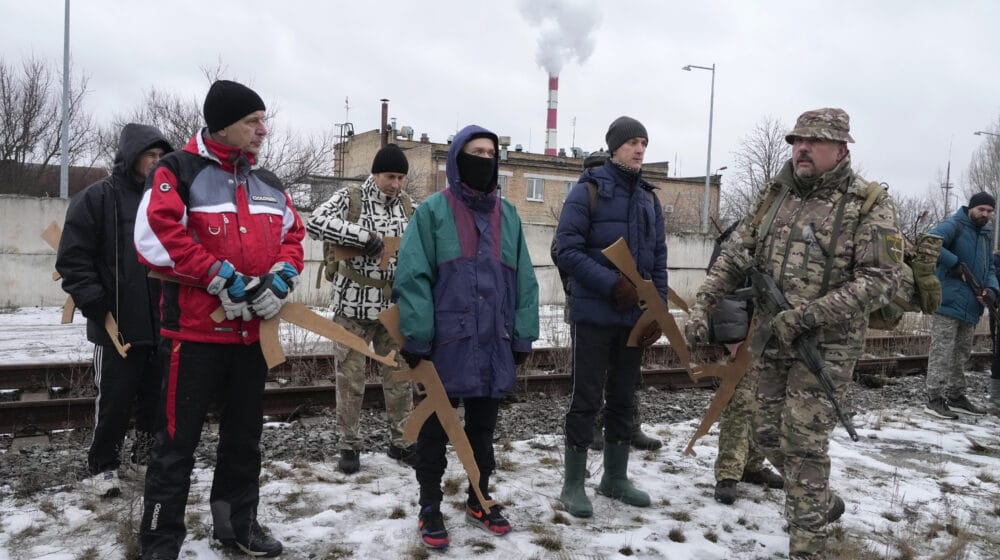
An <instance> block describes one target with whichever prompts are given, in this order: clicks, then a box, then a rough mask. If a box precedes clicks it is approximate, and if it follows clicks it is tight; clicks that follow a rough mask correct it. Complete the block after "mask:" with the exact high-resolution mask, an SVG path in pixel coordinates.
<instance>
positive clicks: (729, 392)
mask: <svg viewBox="0 0 1000 560" xmlns="http://www.w3.org/2000/svg"><path fill="white" fill-rule="evenodd" d="M753 331H754V323H753V322H752V321H751V323H750V330H749V331H748V332H747V338H746V340H744V341H743V342H742V343H740V347H739V349H737V350H736V355H735V356H734V357H733V358H732V360H730V361H729V362H728V363H725V364H702V365H700V366H698V367H696V368H694V369H693V370H692V371H689V372H688V377H690V378H691V379H692V380H693V381H701V380H702V379H705V378H708V377H718V378H719V388H718V389H716V390H715V394H714V395H712V402H710V403H709V404H708V410H706V411H705V416H703V417H702V419H701V423H700V424H698V428H696V429H695V431H694V434H692V435H691V439H690V440H689V441H688V444H687V447H685V448H684V454H685V455H690V456H692V457H694V456H695V455H697V453H695V452H694V445H695V443H697V442H698V440H699V439H701V437H702V436H704V435H705V434H707V433H708V430H709V428H711V427H712V424H714V423H715V421H716V420H718V419H719V417H720V416H722V413H723V412H724V411H725V410H726V407H727V406H729V401H730V400H732V398H733V394H734V393H735V392H736V385H738V384H739V382H740V380H741V379H743V376H744V375H746V372H747V370H749V369H750V360H751V358H752V356H751V354H750V350H749V348H748V341H749V340H750V337H751V336H753Z"/></svg>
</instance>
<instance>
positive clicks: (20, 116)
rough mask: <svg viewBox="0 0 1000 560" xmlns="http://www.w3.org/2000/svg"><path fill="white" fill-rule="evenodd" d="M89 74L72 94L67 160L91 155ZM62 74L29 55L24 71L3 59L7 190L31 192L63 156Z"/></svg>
mask: <svg viewBox="0 0 1000 560" xmlns="http://www.w3.org/2000/svg"><path fill="white" fill-rule="evenodd" d="M87 81H88V80H87V77H86V76H84V77H81V78H80V82H79V84H78V85H76V86H71V87H70V92H69V107H68V114H69V146H68V151H69V161H70V163H76V162H78V161H80V160H81V159H82V158H83V157H84V156H86V155H87V154H88V153H91V151H92V149H93V146H94V144H95V140H96V134H95V132H94V127H93V120H92V118H91V117H90V115H89V114H87V113H86V112H84V110H83V100H84V97H86V95H87ZM61 84H62V81H61V74H60V73H59V72H57V71H54V70H53V69H52V68H51V67H50V66H49V65H47V64H46V63H45V62H43V61H41V60H39V59H37V58H34V57H31V58H28V59H25V60H23V61H22V62H21V67H20V69H17V68H16V67H15V66H14V65H13V64H10V63H8V62H7V61H6V59H4V58H3V57H0V184H2V185H3V186H4V189H5V190H6V191H7V192H13V193H28V192H32V188H33V187H35V186H36V185H37V184H39V182H40V181H41V179H42V177H43V175H45V174H46V173H52V171H53V170H52V169H49V167H48V166H49V165H51V164H54V163H55V162H56V161H57V160H58V158H59V157H60V156H61V155H62V152H61V144H60V132H61V127H62V94H61V90H62V87H61Z"/></svg>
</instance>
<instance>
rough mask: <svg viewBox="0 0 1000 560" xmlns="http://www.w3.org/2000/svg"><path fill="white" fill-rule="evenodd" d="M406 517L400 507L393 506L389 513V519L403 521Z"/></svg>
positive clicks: (404, 511)
mask: <svg viewBox="0 0 1000 560" xmlns="http://www.w3.org/2000/svg"><path fill="white" fill-rule="evenodd" d="M404 517H406V510H405V509H403V507H402V506H395V507H393V508H392V511H390V512H389V519H403V518H404Z"/></svg>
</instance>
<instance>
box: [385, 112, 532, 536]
mask: <svg viewBox="0 0 1000 560" xmlns="http://www.w3.org/2000/svg"><path fill="white" fill-rule="evenodd" d="M497 152H498V139H497V136H496V134H494V133H492V132H490V131H488V130H486V129H484V128H482V127H479V126H476V125H469V126H467V127H465V128H463V129H462V130H461V131H459V133H458V134H456V135H455V138H454V140H453V141H452V144H451V149H450V150H449V152H448V161H447V165H446V166H445V173H446V175H447V178H448V187H447V188H446V189H445V190H444V191H441V192H437V193H434V194H432V195H431V196H429V197H427V199H426V200H424V202H423V203H421V204H420V205H419V206H418V207H417V208H416V210H414V213H413V217H412V218H411V219H410V224H409V226H408V227H407V228H406V232H405V233H404V234H403V240H402V242H401V244H400V249H399V260H398V262H397V265H396V281H395V284H394V285H393V299H394V300H395V301H396V303H397V304H398V306H399V326H400V330H401V331H402V333H403V336H404V337H405V339H406V342H405V344H404V345H403V348H402V350H401V351H400V354H401V355H402V356H403V358H404V359H405V360H406V363H407V364H408V365H409V366H410V367H411V368H414V367H417V365H418V364H419V363H420V361H421V360H431V361H432V362H433V363H434V367H435V368H436V369H437V371H438V374H439V375H440V376H441V382H442V384H443V385H444V388H445V391H447V393H448V397H449V399H450V400H451V404H452V406H454V407H458V404H459V402H460V401H461V402H462V403H464V406H465V433H466V435H467V436H468V438H469V443H470V444H471V446H472V450H473V454H474V456H475V459H476V465H477V466H478V467H479V472H480V479H479V489H480V490H481V491H482V493H483V495H484V496H487V497H489V492H488V489H489V481H490V475H491V474H492V473H493V471H494V469H495V467H496V462H495V460H494V455H493V434H494V432H495V430H496V424H497V416H498V413H499V406H500V399H501V398H502V397H503V396H504V395H506V394H508V393H509V392H511V391H512V390H513V389H514V385H515V382H516V371H515V370H516V367H517V366H518V365H520V364H522V363H524V361H525V360H526V359H527V357H528V354H529V353H530V352H531V343H532V341H534V340H535V339H537V338H538V282H537V280H536V279H535V272H534V269H533V268H532V265H531V257H530V256H529V255H528V246H527V244H526V242H525V238H524V230H523V229H522V227H521V218H520V217H519V216H518V215H517V210H516V209H515V208H514V205H512V204H511V203H510V202H508V201H506V200H503V199H501V198H500V197H499V196H498V194H497V185H498V180H497V179H498V176H499V163H500V162H499V159H498V157H497ZM447 443H448V436H447V434H446V433H445V431H444V429H443V428H442V427H441V423H440V422H439V420H438V418H437V416H436V415H432V416H431V417H430V418H428V420H427V421H426V422H425V423H424V425H423V428H421V430H420V435H419V436H418V439H417V456H418V459H417V465H416V467H415V470H416V476H417V482H418V483H419V484H420V501H419V503H420V516H419V522H418V527H419V530H420V536H421V539H422V540H423V542H424V544H425V545H426V546H428V547H430V548H445V547H447V546H448V544H449V542H450V541H449V539H448V531H447V529H446V528H445V525H444V519H443V517H442V515H441V508H440V505H441V499H442V497H443V493H442V491H441V478H442V476H443V475H444V471H445V467H446V466H447V460H446V459H445V446H446V444H447ZM468 494H469V498H468V500H467V502H466V503H467V508H466V519H467V520H468V521H469V522H470V523H471V524H473V525H475V526H478V527H480V528H483V529H485V530H487V531H489V532H491V533H493V534H496V535H504V534H507V533H508V532H510V530H511V526H510V523H509V522H508V521H507V519H506V518H505V517H504V515H503V513H502V511H501V507H500V506H493V507H492V508H491V509H490V511H483V510H482V509H481V507H480V506H479V503H478V501H477V500H476V497H475V494H474V491H473V489H472V486H471V484H470V486H469V490H468Z"/></svg>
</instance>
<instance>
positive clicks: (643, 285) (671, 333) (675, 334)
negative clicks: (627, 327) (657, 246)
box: [601, 237, 692, 371]
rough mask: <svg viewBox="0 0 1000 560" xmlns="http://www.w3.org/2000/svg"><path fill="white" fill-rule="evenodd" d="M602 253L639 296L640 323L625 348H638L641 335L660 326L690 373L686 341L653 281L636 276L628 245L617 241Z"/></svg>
mask: <svg viewBox="0 0 1000 560" xmlns="http://www.w3.org/2000/svg"><path fill="white" fill-rule="evenodd" d="M601 252H602V253H604V256H605V257H607V258H608V260H609V261H611V264H613V265H615V267H616V268H617V269H618V271H619V272H621V273H622V275H623V276H624V277H625V278H626V279H628V281H629V282H631V283H632V285H633V286H635V291H636V293H638V294H639V307H640V308H642V315H640V316H639V320H637V321H636V322H635V326H634V327H632V332H631V333H629V335H628V345H629V346H638V345H639V337H640V336H642V333H643V331H645V330H646V327H647V326H649V324H650V323H652V322H654V321H655V322H656V323H657V324H658V325H659V326H660V330H662V331H663V333H664V334H665V335H667V340H669V341H670V346H672V347H673V349H674V352H676V353H677V357H678V358H680V361H681V365H682V366H683V367H684V369H687V370H688V371H690V370H691V367H692V364H691V353H690V352H689V351H688V347H687V341H686V340H685V339H684V335H683V334H682V333H681V330H680V329H679V328H677V322H676V321H674V317H673V315H671V314H670V310H669V309H667V304H666V302H664V301H663V298H662V297H660V292H659V290H657V289H656V285H655V284H653V281H652V280H646V279H645V278H643V277H642V275H641V274H639V270H638V269H637V268H636V266H635V260H634V259H633V258H632V253H631V252H630V251H629V249H628V243H626V242H625V239H624V238H621V237H619V238H618V241H615V242H614V243H612V244H611V246H609V247H608V248H606V249H604V250H602V251H601ZM685 307H686V305H685Z"/></svg>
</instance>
